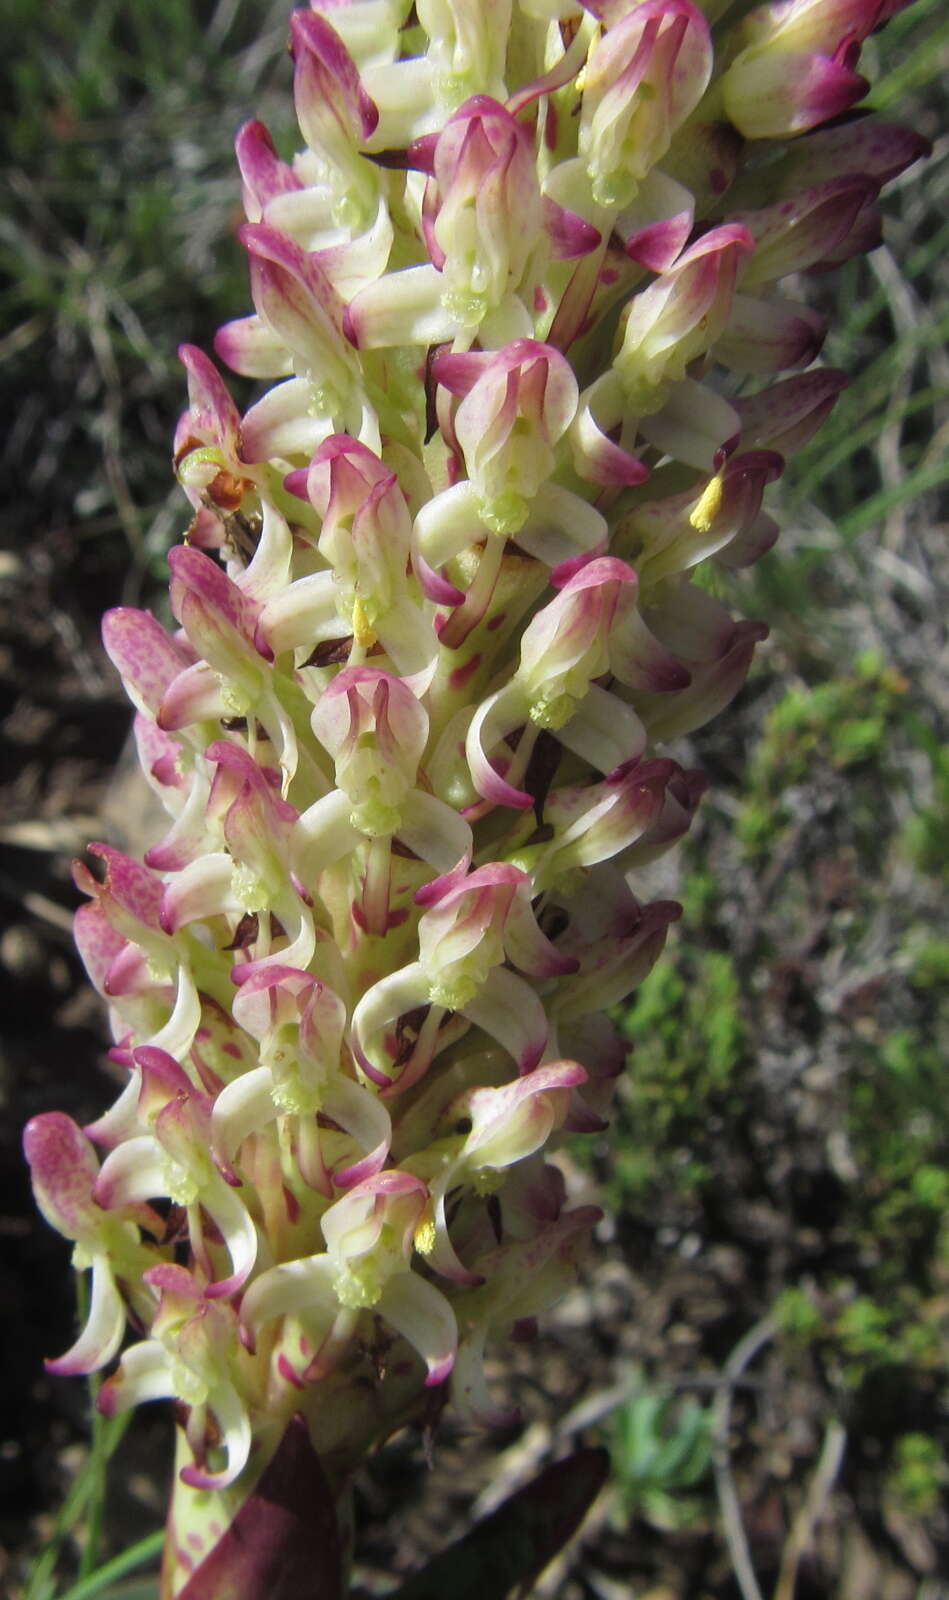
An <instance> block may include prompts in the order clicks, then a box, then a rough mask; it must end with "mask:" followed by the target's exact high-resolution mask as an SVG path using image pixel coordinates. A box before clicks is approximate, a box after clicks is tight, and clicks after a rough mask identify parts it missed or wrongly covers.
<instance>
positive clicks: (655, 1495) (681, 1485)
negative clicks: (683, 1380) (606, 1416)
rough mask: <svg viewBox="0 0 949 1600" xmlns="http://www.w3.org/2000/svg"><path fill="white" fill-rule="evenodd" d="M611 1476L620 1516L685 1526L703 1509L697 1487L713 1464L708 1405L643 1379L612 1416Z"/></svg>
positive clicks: (662, 1525) (660, 1525)
mask: <svg viewBox="0 0 949 1600" xmlns="http://www.w3.org/2000/svg"><path fill="white" fill-rule="evenodd" d="M609 1437H610V1455H611V1458H612V1462H613V1481H614V1483H615V1485H616V1488H617V1490H618V1494H619V1504H620V1507H621V1512H622V1516H623V1518H624V1520H628V1519H629V1518H631V1517H641V1518H642V1519H643V1520H644V1521H646V1522H650V1523H652V1524H653V1526H654V1527H657V1528H662V1529H667V1530H670V1529H675V1528H684V1527H688V1526H689V1525H690V1524H692V1523H694V1522H695V1521H696V1520H697V1519H698V1518H700V1517H701V1515H702V1501H701V1498H700V1497H699V1496H697V1495H695V1494H690V1493H689V1492H688V1491H690V1490H694V1489H696V1488H697V1487H698V1486H699V1485H700V1484H701V1482H702V1480H703V1479H704V1478H705V1477H706V1475H707V1473H708V1470H709V1467H710V1464H711V1423H710V1413H709V1411H708V1408H707V1407H705V1406H702V1405H700V1404H699V1402H698V1401H697V1400H695V1399H693V1398H692V1397H691V1396H689V1397H688V1398H686V1399H683V1398H681V1397H680V1396H677V1395H676V1394H675V1393H674V1391H672V1390H671V1389H667V1388H665V1387H664V1386H662V1385H655V1386H654V1385H652V1384H650V1383H649V1382H648V1381H647V1380H646V1379H642V1381H641V1382H640V1383H639V1386H638V1387H637V1388H636V1389H635V1390H634V1392H633V1393H632V1394H631V1395H630V1397H629V1399H628V1400H625V1401H624V1402H623V1404H622V1405H620V1406H617V1408H616V1410H615V1411H614V1412H613V1414H612V1416H611V1418H610V1428H609Z"/></svg>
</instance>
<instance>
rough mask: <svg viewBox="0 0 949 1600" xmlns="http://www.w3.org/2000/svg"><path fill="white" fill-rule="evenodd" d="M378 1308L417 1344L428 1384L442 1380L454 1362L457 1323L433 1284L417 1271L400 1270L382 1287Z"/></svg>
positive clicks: (398, 1331)
mask: <svg viewBox="0 0 949 1600" xmlns="http://www.w3.org/2000/svg"><path fill="white" fill-rule="evenodd" d="M375 1310H376V1312H377V1313H378V1315H379V1316H380V1317H384V1318H385V1320H386V1322H388V1323H390V1324H391V1325H392V1327H393V1328H395V1330H396V1332H397V1333H401V1335H402V1337H403V1339H407V1340H408V1342H409V1344H411V1345H414V1347H415V1349H416V1350H417V1351H418V1353H419V1355H420V1356H421V1357H422V1360H423V1361H424V1362H425V1365H426V1366H427V1367H428V1377H427V1378H426V1380H425V1383H426V1386H428V1387H431V1386H432V1385H433V1384H436V1383H443V1382H444V1381H445V1379H446V1378H447V1377H448V1374H449V1373H450V1372H451V1369H452V1366H453V1365H454V1361H455V1351H456V1350H457V1348H458V1324H457V1323H456V1321H455V1313H454V1312H453V1311H452V1309H451V1306H450V1305H449V1304H448V1301H447V1300H446V1299H445V1296H444V1295H443V1294H440V1293H439V1291H438V1290H437V1289H436V1288H435V1286H434V1284H431V1283H428V1282H427V1280H426V1279H425V1278H420V1277H419V1276H418V1274H417V1273H415V1272H397V1273H395V1274H394V1275H393V1276H392V1277H391V1278H390V1279H389V1281H388V1283H387V1284H386V1286H385V1288H384V1289H383V1291H382V1294H381V1296H380V1298H379V1300H378V1301H377V1302H376V1306H375Z"/></svg>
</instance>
